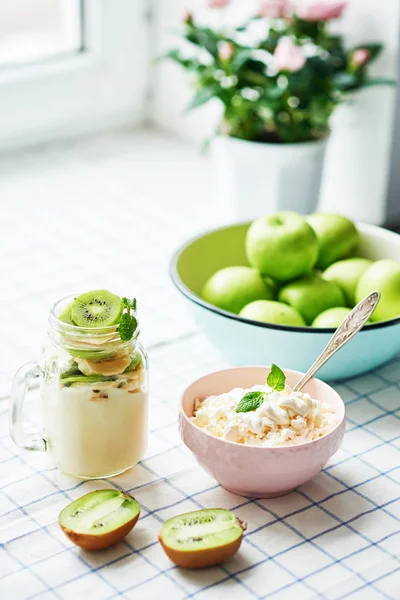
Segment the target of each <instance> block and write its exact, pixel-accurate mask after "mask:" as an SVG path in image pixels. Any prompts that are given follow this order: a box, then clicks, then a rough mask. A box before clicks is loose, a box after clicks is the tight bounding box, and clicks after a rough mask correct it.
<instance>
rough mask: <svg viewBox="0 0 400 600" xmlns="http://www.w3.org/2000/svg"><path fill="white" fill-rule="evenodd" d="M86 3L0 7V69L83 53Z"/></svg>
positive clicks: (34, 1) (24, 0)
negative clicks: (84, 5) (84, 7)
mask: <svg viewBox="0 0 400 600" xmlns="http://www.w3.org/2000/svg"><path fill="white" fill-rule="evenodd" d="M82 20H83V0H12V2H1V3H0V67H3V68H4V67H15V66H20V65H25V64H32V63H37V62H42V61H45V60H51V59H53V58H58V57H60V56H63V55H68V54H73V53H76V52H79V51H80V50H82V47H83V39H82Z"/></svg>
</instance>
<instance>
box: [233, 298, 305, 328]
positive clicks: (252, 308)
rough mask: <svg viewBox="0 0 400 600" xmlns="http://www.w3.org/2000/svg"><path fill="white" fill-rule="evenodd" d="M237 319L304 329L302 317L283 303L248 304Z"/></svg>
mask: <svg viewBox="0 0 400 600" xmlns="http://www.w3.org/2000/svg"><path fill="white" fill-rule="evenodd" d="M239 317H244V318H245V319H251V320H252V321H261V322H262V323H275V324H276V325H291V326H294V327H304V326H305V323H304V319H303V317H302V316H301V315H300V314H299V313H298V312H297V310H295V309H294V308H292V307H291V306H288V305H287V304H283V302H274V301H272V300H256V301H255V302H250V304H248V305H247V306H245V307H244V308H243V309H242V310H241V311H240V313H239Z"/></svg>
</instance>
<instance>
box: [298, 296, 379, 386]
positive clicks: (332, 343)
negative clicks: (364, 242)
mask: <svg viewBox="0 0 400 600" xmlns="http://www.w3.org/2000/svg"><path fill="white" fill-rule="evenodd" d="M380 297H381V295H380V293H379V292H372V293H371V294H369V296H367V297H366V298H364V300H361V302H359V303H358V304H357V306H355V307H354V308H353V310H352V311H351V312H350V313H349V314H348V315H347V317H346V318H345V319H344V320H343V322H342V323H341V324H340V325H339V327H338V328H337V329H336V331H335V333H334V334H333V336H332V337H331V339H330V340H329V342H328V344H327V346H326V347H325V348H324V350H323V351H322V352H321V354H320V355H319V357H318V358H317V360H316V361H315V363H314V364H313V365H312V366H311V367H310V368H309V369H308V371H307V373H306V374H305V375H304V376H303V377H302V378H301V379H300V381H299V382H297V383H296V385H295V386H294V388H293V391H294V392H298V391H300V390H301V388H303V387H304V386H305V385H306V383H307V382H308V381H309V380H310V379H311V378H312V377H314V375H315V373H316V372H317V371H319V369H320V368H321V367H322V365H324V364H325V363H326V361H327V360H329V359H330V358H331V357H332V356H333V355H334V354H336V352H337V351H338V350H340V348H341V347H342V346H344V344H346V343H347V342H348V341H349V340H351V338H352V337H353V336H355V335H356V333H357V332H358V331H360V329H361V328H362V327H363V326H364V325H365V323H366V322H367V321H368V319H369V317H370V316H371V315H372V313H373V312H374V310H375V307H376V305H377V304H378V302H379V299H380Z"/></svg>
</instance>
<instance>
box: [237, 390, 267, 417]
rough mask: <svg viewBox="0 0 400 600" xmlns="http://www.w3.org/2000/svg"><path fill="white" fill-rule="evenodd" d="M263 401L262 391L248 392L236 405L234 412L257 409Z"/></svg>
mask: <svg viewBox="0 0 400 600" xmlns="http://www.w3.org/2000/svg"><path fill="white" fill-rule="evenodd" d="M263 402H264V394H263V393H262V392H248V393H247V394H246V395H245V396H243V398H242V399H241V401H240V402H239V404H238V405H237V407H236V412H237V413H241V412H250V411H252V410H257V408H259V407H260V406H261V404H262V403H263Z"/></svg>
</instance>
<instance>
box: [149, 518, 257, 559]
mask: <svg viewBox="0 0 400 600" xmlns="http://www.w3.org/2000/svg"><path fill="white" fill-rule="evenodd" d="M236 521H237V524H238V525H239V526H240V527H241V528H242V534H241V536H240V537H238V538H237V539H236V540H234V541H233V542H231V543H230V544H226V545H225V546H219V547H218V548H203V549H202V550H196V549H193V550H189V551H188V550H176V549H175V548H170V547H169V546H167V545H166V544H165V543H164V541H163V539H162V537H161V536H160V535H159V536H158V541H159V542H160V544H161V546H162V548H163V550H164V552H165V554H166V555H167V556H168V558H169V559H170V560H172V562H173V563H175V564H176V565H177V566H178V567H183V568H184V569H203V568H205V567H212V566H214V565H219V564H221V563H222V562H224V561H225V560H227V559H228V558H231V556H233V555H234V554H236V552H237V551H238V550H239V548H240V545H241V543H242V539H243V532H244V531H245V530H246V528H247V523H245V522H244V521H241V520H240V519H238V518H236Z"/></svg>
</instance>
